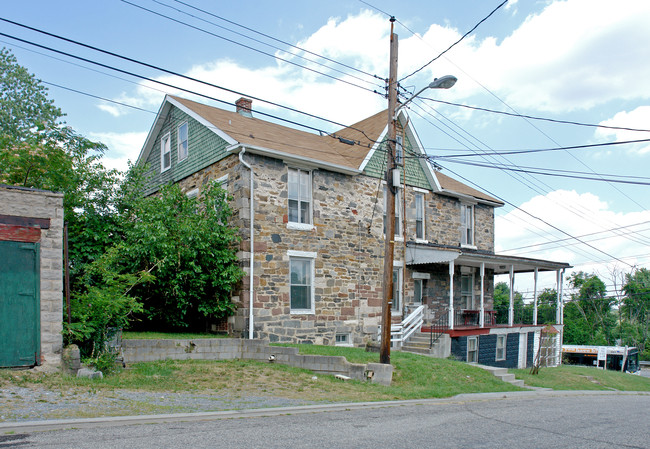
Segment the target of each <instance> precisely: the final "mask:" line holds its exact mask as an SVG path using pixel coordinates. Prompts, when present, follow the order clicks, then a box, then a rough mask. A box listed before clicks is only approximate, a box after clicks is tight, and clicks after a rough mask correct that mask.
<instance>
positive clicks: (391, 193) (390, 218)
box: [379, 17, 399, 364]
mask: <svg viewBox="0 0 650 449" xmlns="http://www.w3.org/2000/svg"><path fill="white" fill-rule="evenodd" d="M394 25H395V17H391V18H390V69H389V76H388V136H387V139H386V144H387V151H386V235H385V237H384V238H385V244H384V280H383V303H382V314H381V315H382V316H381V323H382V324H381V348H380V353H379V362H380V363H386V364H389V363H390V327H391V305H392V303H393V301H392V299H393V256H394V249H395V189H396V188H397V187H395V186H394V185H393V175H394V172H395V167H396V164H395V139H396V135H397V128H396V123H395V109H396V107H397V34H395V33H393V27H394ZM397 184H399V178H397Z"/></svg>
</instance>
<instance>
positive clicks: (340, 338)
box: [179, 153, 494, 346]
mask: <svg viewBox="0 0 650 449" xmlns="http://www.w3.org/2000/svg"><path fill="white" fill-rule="evenodd" d="M244 159H245V160H246V161H247V163H249V164H250V165H251V166H252V167H253V170H254V172H255V176H254V211H255V216H254V229H255V236H254V238H255V248H254V254H255V256H254V274H253V276H254V277H253V283H254V289H255V294H254V337H255V338H268V339H269V340H270V341H271V342H293V343H305V342H309V343H314V344H323V345H333V344H341V343H344V344H349V345H354V346H360V345H363V344H364V343H365V342H367V341H368V340H371V339H374V338H376V334H377V328H378V324H379V322H380V317H381V305H382V276H383V251H384V235H383V220H384V218H383V217H384V216H383V214H384V204H383V189H384V185H383V182H382V180H381V179H378V178H376V177H370V176H366V175H362V174H361V175H354V176H351V175H344V174H340V173H335V172H331V171H328V170H323V169H313V168H311V169H310V168H309V167H301V166H293V165H287V164H286V163H285V162H283V161H282V160H280V159H275V158H271V157H266V156H261V155H255V154H250V153H245V155H244ZM290 169H299V170H302V171H304V172H307V173H309V176H310V179H311V209H312V210H311V225H304V224H303V225H298V226H296V224H295V223H289V219H288V172H289V170H290ZM249 176H250V171H249V170H248V169H247V168H246V167H244V166H243V165H242V164H241V163H240V161H239V159H238V155H236V154H233V155H230V156H227V157H226V158H224V159H221V160H220V161H218V162H216V163H214V164H212V165H210V166H209V167H207V168H205V169H202V170H199V171H197V172H196V173H194V174H192V175H191V176H188V177H187V178H185V179H183V180H181V181H180V182H179V184H180V186H181V188H182V189H183V190H184V191H185V192H189V191H192V190H194V189H197V188H198V189H199V195H200V190H201V186H203V185H204V184H205V183H206V182H208V181H209V180H217V179H221V180H222V181H224V187H226V188H227V190H228V192H229V195H230V196H231V197H232V201H231V204H232V206H233V209H234V211H235V215H234V220H233V224H234V226H236V227H238V228H239V230H240V235H241V238H242V242H241V246H240V250H239V259H240V261H241V266H242V268H243V269H244V270H245V271H246V272H247V273H248V271H249V268H248V267H249V260H250V259H249V258H250V254H251V252H250V241H249V225H250V218H251V217H250V212H249V199H250V187H249V186H250V184H249V183H250V178H249ZM401 191H402V195H401V197H400V198H401V201H402V205H401V210H402V211H403V212H402V214H401V217H402V221H403V222H402V229H403V230H404V231H405V232H404V233H405V236H404V237H399V238H396V244H395V254H394V257H395V265H394V266H395V269H396V270H399V276H400V279H401V282H400V283H399V285H401V298H402V300H401V308H400V310H397V311H395V310H394V311H393V319H394V321H400V320H401V319H402V317H403V315H404V316H405V315H406V313H408V311H409V310H410V308H411V306H412V305H413V296H414V282H413V277H412V273H413V271H421V269H418V268H417V267H413V268H414V269H413V270H412V269H411V267H409V266H405V263H404V260H405V251H406V244H405V241H415V195H416V194H421V195H424V201H425V239H424V242H425V243H426V242H428V243H433V244H439V245H448V246H454V247H459V245H460V204H461V203H460V201H459V200H458V199H457V198H453V197H451V196H444V195H441V194H438V193H434V192H432V191H429V190H424V189H419V188H413V187H410V186H406V187H405V188H402V189H401ZM474 214H475V228H474V235H475V237H474V240H475V245H476V248H477V249H478V250H484V251H493V248H494V216H493V208H492V207H491V206H486V205H482V204H475V205H474ZM404 221H405V223H404ZM294 258H298V259H300V260H308V261H310V266H311V269H312V273H313V277H312V279H311V283H312V285H311V292H312V295H313V296H312V297H311V301H312V304H311V305H312V310H310V311H304V310H301V311H296V310H292V308H291V291H292V290H291V288H292V287H291V282H290V261H291V260H292V259H294ZM426 271H427V272H428V273H429V274H430V278H429V279H428V280H426V282H425V285H424V291H423V304H425V305H427V308H426V310H427V312H426V317H427V318H434V317H437V316H440V314H443V313H445V312H446V311H447V309H448V301H449V299H448V298H449V294H448V292H449V275H448V268H447V265H446V264H445V265H435V266H427V267H426ZM248 274H249V275H250V273H248ZM460 275H461V273H460V270H457V272H456V274H455V277H454V285H455V290H457V293H456V294H455V295H454V297H455V298H457V301H460V299H459V298H460ZM473 279H474V284H473V290H474V292H475V295H480V280H479V276H478V275H475V276H474V277H473ZM248 289H249V278H248V276H247V277H246V278H244V279H243V281H242V283H241V289H240V290H239V291H237V292H234V294H233V301H234V302H235V303H236V304H237V306H238V309H237V312H236V315H235V316H233V317H231V318H230V326H229V327H230V332H231V334H232V335H234V336H243V335H246V334H247V332H248V316H249V311H248V304H249V294H250V292H249V291H248ZM492 289H493V285H492V276H490V275H489V273H486V282H485V293H486V295H485V297H486V307H487V308H489V306H490V304H491V298H492ZM455 307H460V306H456V305H455Z"/></svg>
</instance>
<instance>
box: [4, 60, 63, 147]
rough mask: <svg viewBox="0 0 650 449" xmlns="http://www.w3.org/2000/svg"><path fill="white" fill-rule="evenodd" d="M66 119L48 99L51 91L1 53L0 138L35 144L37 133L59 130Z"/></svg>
mask: <svg viewBox="0 0 650 449" xmlns="http://www.w3.org/2000/svg"><path fill="white" fill-rule="evenodd" d="M62 116H63V113H62V112H61V110H60V109H59V108H57V107H56V106H54V102H53V101H52V100H50V99H48V98H47V89H46V88H45V87H44V86H43V85H42V84H41V82H40V80H37V79H36V77H34V75H32V74H30V73H29V71H28V70H27V69H26V68H24V67H22V66H20V65H19V64H18V61H17V60H16V57H15V56H14V55H12V54H11V52H10V51H9V50H7V49H6V48H2V49H1V50H0V136H2V137H3V138H4V139H5V141H8V140H11V141H13V142H18V141H29V140H34V137H35V136H34V129H35V128H36V129H40V130H42V129H45V128H48V127H51V126H55V125H56V122H57V121H58V120H59V119H60V118H61V117H62Z"/></svg>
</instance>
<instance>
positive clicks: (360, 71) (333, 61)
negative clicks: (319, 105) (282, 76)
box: [153, 0, 386, 81]
mask: <svg viewBox="0 0 650 449" xmlns="http://www.w3.org/2000/svg"><path fill="white" fill-rule="evenodd" d="M153 1H155V2H156V3H159V4H163V3H161V2H160V1H158V0H153ZM173 1H175V2H176V3H180V4H181V5H185V6H187V7H188V8H191V9H193V10H195V11H199V12H202V13H203V14H206V15H208V16H211V17H214V18H216V19H219V20H222V21H224V22H227V23H230V24H231V25H235V26H238V27H240V28H243V29H245V30H247V31H250V32H252V33H255V34H258V35H260V36H263V37H265V38H267V39H271V40H273V41H275V42H279V43H281V44H283V45H288V46H290V47H293V48H295V49H296V50H300V51H304V52H305V53H308V54H310V55H313V56H317V57H319V58H322V59H324V60H326V61H329V62H332V63H334V64H338V65H340V66H342V67H345V68H347V69H350V70H353V71H355V72H359V73H362V74H364V75H367V76H369V77H372V78H376V79H379V80H382V81H386V80H385V78H382V77H380V76H378V75H373V74H372V73H369V72H365V71H363V70H361V69H359V68H357V67H353V66H351V65H348V64H345V63H342V62H340V61H337V60H335V59H331V58H328V57H327V56H323V55H321V54H318V53H315V52H313V51H310V50H307V49H306V48H302V47H299V46H297V45H294V44H291V43H289V42H286V41H283V40H282V39H278V38H275V37H273V36H270V35H268V34H265V33H262V32H260V31H257V30H255V29H253V28H249V27H247V26H245V25H241V24H239V23H237V22H234V21H232V20H229V19H226V18H225V17H221V16H218V15H216V14H213V13H211V12H209V11H206V10H204V9H201V8H198V7H196V6H193V5H190V4H189V3H186V2H183V1H181V0H173ZM185 14H187V13H185ZM199 20H203V19H199ZM209 23H213V22H209ZM213 25H215V26H218V25H216V24H214V23H213ZM226 29H227V28H226ZM229 31H231V32H233V33H234V32H235V31H232V30H229ZM249 39H252V38H250V37H249ZM267 45H268V44H267Z"/></svg>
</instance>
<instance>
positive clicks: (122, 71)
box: [0, 17, 374, 142]
mask: <svg viewBox="0 0 650 449" xmlns="http://www.w3.org/2000/svg"><path fill="white" fill-rule="evenodd" d="M0 21H4V22H7V23H11V24H13V25H16V26H19V27H22V28H26V29H29V30H32V31H35V32H37V33H40V34H45V35H47V36H50V37H54V38H56V39H60V40H63V41H65V42H69V43H72V44H75V45H78V46H81V47H84V48H88V49H91V50H94V51H97V52H100V53H104V54H107V55H109V56H113V57H116V58H119V59H122V60H125V61H128V62H131V63H135V64H138V65H142V66H145V67H148V68H151V69H154V70H158V71H161V72H164V73H167V74H170V75H174V76H178V77H179V78H183V79H186V80H188V81H192V82H196V83H198V84H203V85H205V86H208V87H213V88H216V89H220V90H223V91H225V92H229V93H234V94H237V95H242V96H246V97H248V98H251V99H253V100H257V101H261V102H263V103H266V104H269V105H272V106H276V107H279V108H282V109H285V110H288V111H291V112H295V113H298V114H301V115H304V116H307V117H311V118H315V119H317V120H321V121H324V122H328V123H331V124H334V125H337V126H340V127H343V128H349V126H347V125H344V124H342V123H339V122H336V121H333V120H330V119H326V118H323V117H319V116H317V115H315V114H310V113H308V112H304V111H301V110H299V109H295V108H292V107H289V106H285V105H281V104H279V103H275V102H272V101H269V100H265V99H263V98H260V97H256V96H252V95H247V94H245V93H242V92H239V91H236V90H233V89H229V88H226V87H223V86H219V85H217V84H214V83H209V82H207V81H203V80H200V79H197V78H194V77H190V76H187V75H183V74H181V73H178V72H175V71H173V70H169V69H165V68H162V67H159V66H156V65H153V64H149V63H146V62H143V61H139V60H136V59H133V58H130V57H127V56H123V55H120V54H117V53H114V52H111V51H108V50H104V49H101V48H98V47H95V46H92V45H89V44H85V43H82V42H78V41H75V40H73V39H69V38H66V37H63V36H59V35H56V34H53V33H49V32H47V31H44V30H40V29H38V28H34V27H31V26H28V25H24V24H21V23H18V22H14V21H12V20H8V19H5V18H2V17H0ZM0 36H5V37H8V38H10V39H14V40H17V41H19V42H23V43H26V44H29V45H33V46H36V47H39V48H42V49H45V50H48V51H52V52H54V53H58V54H62V55H65V56H68V57H71V58H74V59H77V60H81V61H84V62H88V63H90V64H94V65H98V66H100V67H103V68H107V69H110V70H114V71H118V72H120V73H123V74H127V75H130V76H133V77H136V78H140V79H144V80H146V81H150V82H153V83H157V84H161V85H164V86H167V87H171V88H174V89H177V90H182V91H184V92H187V93H191V94H194V95H197V96H201V97H204V98H207V99H210V100H214V101H217V102H219V103H224V104H231V103H229V102H227V101H225V100H221V99H218V98H215V97H211V96H209V95H206V94H202V93H199V92H195V91H191V90H189V89H186V88H182V87H179V86H174V85H172V84H170V83H166V82H164V81H161V80H156V79H154V78H151V77H146V76H144V75H139V74H136V73H134V72H130V71H127V70H124V69H120V68H117V67H114V66H110V65H108V64H104V63H101V62H98V61H93V60H91V59H88V58H84V57H81V56H78V55H74V54H72V53H69V52H64V51H62V50H57V49H54V48H52V47H48V46H45V45H42V44H38V43H35V42H32V41H29V40H26V39H22V38H19V37H17V36H12V35H10V34H7V33H1V32H0ZM258 114H260V115H264V116H267V117H270V118H274V119H276V120H280V121H283V122H286V123H290V124H293V125H296V126H300V127H304V128H307V129H311V130H313V131H317V132H319V133H324V134H330V135H333V134H332V133H328V132H327V131H325V130H323V129H319V128H316V127H313V126H310V125H305V124H303V123H299V122H296V121H294V120H289V119H285V118H282V117H279V116H275V115H273V114H268V113H265V112H261V111H260V112H258ZM351 129H354V130H355V131H358V132H360V133H361V134H362V135H364V137H366V138H367V139H368V140H369V141H370V142H374V141H373V139H372V138H370V137H369V136H368V135H367V134H366V133H365V131H363V130H359V129H356V128H351Z"/></svg>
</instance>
